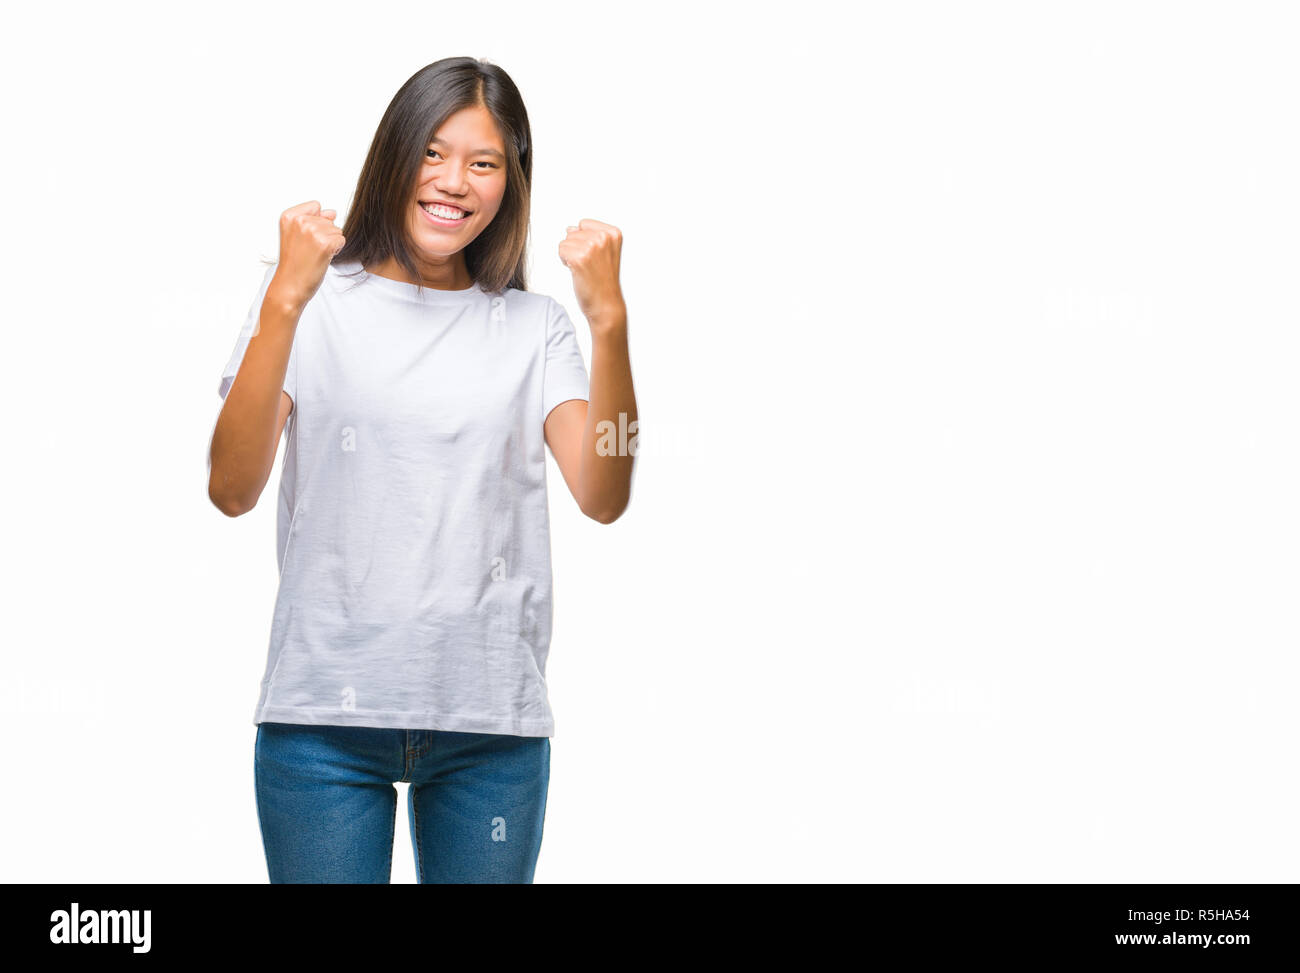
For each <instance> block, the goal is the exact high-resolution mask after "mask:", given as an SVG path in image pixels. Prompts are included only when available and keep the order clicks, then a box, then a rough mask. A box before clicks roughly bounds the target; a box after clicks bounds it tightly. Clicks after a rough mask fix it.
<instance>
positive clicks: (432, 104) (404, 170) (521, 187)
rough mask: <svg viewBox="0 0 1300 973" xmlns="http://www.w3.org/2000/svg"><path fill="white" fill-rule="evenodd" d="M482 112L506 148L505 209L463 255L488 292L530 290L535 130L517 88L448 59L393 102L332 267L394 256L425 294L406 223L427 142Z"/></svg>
mask: <svg viewBox="0 0 1300 973" xmlns="http://www.w3.org/2000/svg"><path fill="white" fill-rule="evenodd" d="M475 105H481V106H483V107H484V108H486V109H487V110H488V113H489V114H491V116H492V117H493V118H494V119H495V120H496V123H497V127H498V128H499V129H500V132H501V139H502V141H503V142H505V149H506V192H505V197H504V198H503V199H502V200H501V209H500V210H498V211H497V214H496V216H495V217H493V219H492V222H491V223H489V224H488V225H487V227H486V228H485V229H484V230H483V232H482V233H480V234H479V235H478V237H477V238H475V240H474V241H473V242H472V243H471V244H470V245H469V246H468V247H466V248H465V265H466V269H468V271H469V274H470V276H471V277H473V278H474V280H475V282H477V283H478V285H479V286H480V287H482V288H483V290H485V291H489V292H492V293H498V292H501V291H504V290H505V289H506V288H507V287H515V288H518V289H519V290H521V291H522V290H527V289H528V287H527V281H526V280H525V269H524V258H525V254H526V251H527V248H528V218H529V201H530V198H531V191H532V182H533V151H532V142H533V139H532V131H531V129H530V128H529V126H528V112H527V111H526V110H525V109H524V100H523V98H522V97H521V96H520V94H519V89H518V88H516V87H515V83H514V82H513V81H512V80H510V75H508V74H506V72H505V71H503V70H502V69H501V68H499V67H497V66H496V65H495V64H491V63H489V62H488V61H484V60H481V59H478V58H472V57H448V58H443V59H442V60H441V61H434V62H433V63H432V64H429V65H426V66H425V67H423V68H421V69H420V70H419V71H417V72H415V74H413V75H411V77H410V78H409V79H407V81H406V83H405V84H403V85H402V87H401V88H400V89H399V90H398V92H397V94H396V95H394V96H393V100H392V101H391V102H389V104H388V109H387V110H386V111H385V112H384V117H383V118H382V119H380V121H379V128H378V129H376V130H375V136H374V138H373V139H372V140H371V143H370V151H369V152H368V153H367V154H366V162H365V165H363V166H362V167H361V175H360V177H359V178H358V179H357V188H356V192H355V193H353V196H352V205H351V208H350V209H349V210H348V216H347V221H346V222H345V223H344V224H343V236H344V238H345V240H346V242H345V243H344V244H343V247H342V249H340V250H339V252H338V253H336V254H335V255H334V258H333V260H332V261H331V262H332V263H334V264H339V263H345V262H348V261H358V260H359V261H361V263H362V264H363V265H364V266H373V265H374V264H376V263H379V262H380V261H383V260H386V259H387V258H388V257H393V258H394V259H395V260H396V261H397V262H398V263H399V264H400V265H401V266H402V267H404V268H406V271H407V273H408V274H410V276H411V279H412V280H414V281H416V283H417V286H418V287H420V288H421V289H422V287H423V284H422V281H421V275H420V271H419V269H418V267H417V265H416V261H415V259H414V258H413V257H412V253H413V252H415V251H416V248H415V243H414V241H413V240H412V239H411V237H410V232H409V230H408V228H407V222H406V221H407V217H408V214H409V213H410V211H411V206H412V205H414V203H415V191H416V180H417V178H418V176H419V173H420V169H421V167H422V166H423V165H424V159H425V153H426V151H427V150H428V147H429V142H430V140H431V139H432V138H433V136H434V134H435V133H436V132H437V130H438V127H439V126H440V125H442V123H443V122H444V121H446V119H447V118H449V117H450V116H452V115H454V114H455V113H456V112H458V111H460V110H461V109H462V108H470V107H473V106H475Z"/></svg>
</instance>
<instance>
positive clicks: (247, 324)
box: [217, 264, 298, 403]
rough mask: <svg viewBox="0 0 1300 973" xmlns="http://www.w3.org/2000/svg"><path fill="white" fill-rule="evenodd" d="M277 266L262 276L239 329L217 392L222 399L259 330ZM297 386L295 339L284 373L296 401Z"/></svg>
mask: <svg viewBox="0 0 1300 973" xmlns="http://www.w3.org/2000/svg"><path fill="white" fill-rule="evenodd" d="M277 266H279V265H278V264H272V265H271V266H269V267H268V268H267V269H266V275H265V276H264V277H263V278H262V283H261V286H259V287H258V289H257V296H256V297H255V298H253V303H252V305H251V306H250V307H249V308H248V316H247V317H246V318H245V319H244V326H243V327H242V328H240V330H239V338H238V339H237V340H236V341H235V350H234V351H233V352H232V353H231V355H230V361H228V362H227V363H226V367H225V370H224V371H222V373H221V383H220V384H219V385H218V386H217V394H218V395H220V396H221V398H222V399H225V397H226V394H227V393H228V392H229V391H230V386H231V385H233V384H234V383H235V375H236V373H238V371H239V365H240V362H242V361H243V360H244V352H246V351H247V350H248V343H249V341H251V340H252V338H253V334H254V333H255V332H256V331H257V326H258V322H259V321H260V320H261V317H262V300H263V299H264V298H265V297H266V292H267V291H268V290H269V289H270V287H271V278H272V277H274V276H275V268H276V267H277ZM297 388H298V342H297V341H295V342H294V343H293V347H292V349H291V350H290V352H289V364H288V367H287V368H286V369H285V373H284V390H285V391H286V392H288V393H289V398H291V399H293V400H294V402H295V403H296V402H297V401H298V395H297Z"/></svg>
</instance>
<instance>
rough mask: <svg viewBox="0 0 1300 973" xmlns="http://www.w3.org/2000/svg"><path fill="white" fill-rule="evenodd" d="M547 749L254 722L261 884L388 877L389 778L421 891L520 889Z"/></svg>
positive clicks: (426, 734) (523, 742) (486, 736)
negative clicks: (401, 807)
mask: <svg viewBox="0 0 1300 973" xmlns="http://www.w3.org/2000/svg"><path fill="white" fill-rule="evenodd" d="M550 772H551V741H550V740H549V739H548V738H546V737H519V736H508V735H505V734H497V733H454V732H451V731H448V730H386V729H378V728H375V727H362V726H307V725H302V724H296V723H260V724H258V727H257V741H256V743H255V745H254V759H253V773H254V779H255V781H256V789H257V817H258V821H259V823H260V825H261V829H262V845H263V847H264V849H265V851H266V867H267V872H268V873H269V875H270V879H271V882H272V883H288V882H299V883H301V882H334V883H341V882H349V883H371V884H383V883H387V882H389V881H390V880H391V878H392V865H393V836H394V827H395V826H396V823H397V788H396V787H395V786H394V784H395V783H396V782H398V781H406V782H409V783H410V785H411V786H410V790H409V791H408V792H407V818H408V820H409V821H410V825H411V845H412V847H413V848H414V849H415V870H416V876H417V879H418V881H419V882H421V883H435V882H456V883H471V882H516V883H530V882H532V880H533V869H534V868H535V867H536V865H537V854H538V852H539V851H540V850H541V846H542V821H543V818H544V817H545V815H546V791H547V786H548V784H549V782H550Z"/></svg>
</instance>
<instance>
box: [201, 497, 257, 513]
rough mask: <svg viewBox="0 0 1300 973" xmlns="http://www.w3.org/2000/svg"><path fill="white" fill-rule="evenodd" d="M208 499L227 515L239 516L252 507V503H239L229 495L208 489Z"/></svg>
mask: <svg viewBox="0 0 1300 973" xmlns="http://www.w3.org/2000/svg"><path fill="white" fill-rule="evenodd" d="M208 499H209V500H211V501H212V505H213V506H214V507H216V508H217V509H218V510H220V511H221V512H222V513H223V514H225V515H226V516H227V517H239V516H242V515H243V514H246V513H248V512H249V511H250V510H252V509H253V505H252V504H245V503H240V502H239V501H237V500H235V499H233V498H231V497H225V496H222V495H221V494H217V493H213V492H212V491H208Z"/></svg>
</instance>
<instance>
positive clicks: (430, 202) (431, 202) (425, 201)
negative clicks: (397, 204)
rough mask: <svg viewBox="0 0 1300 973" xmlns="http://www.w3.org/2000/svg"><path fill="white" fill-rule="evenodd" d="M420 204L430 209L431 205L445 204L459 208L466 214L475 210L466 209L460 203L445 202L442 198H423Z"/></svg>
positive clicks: (455, 208)
mask: <svg viewBox="0 0 1300 973" xmlns="http://www.w3.org/2000/svg"><path fill="white" fill-rule="evenodd" d="M420 205H421V206H422V207H424V208H425V209H428V208H429V207H430V206H445V207H447V208H448V209H454V210H459V211H460V212H462V213H464V214H465V215H466V216H469V215H470V214H471V213H472V212H474V211H473V210H470V209H466V208H465V207H464V206H461V205H459V204H458V203H444V202H443V201H442V200H440V199H422V200H420Z"/></svg>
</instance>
